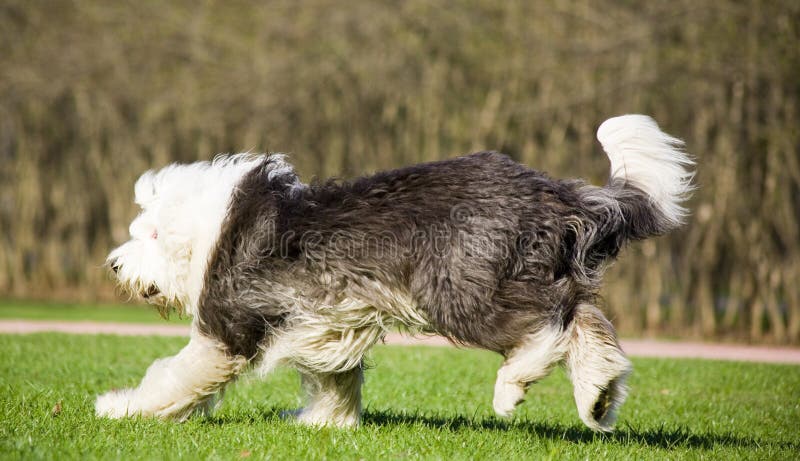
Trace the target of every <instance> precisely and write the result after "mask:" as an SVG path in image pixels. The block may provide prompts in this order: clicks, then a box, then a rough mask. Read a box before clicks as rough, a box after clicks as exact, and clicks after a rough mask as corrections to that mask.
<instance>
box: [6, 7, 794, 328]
mask: <svg viewBox="0 0 800 461" xmlns="http://www.w3.org/2000/svg"><path fill="white" fill-rule="evenodd" d="M0 63H2V65H0V299H17V300H18V299H39V300H41V299H58V300H69V301H73V302H82V303H96V302H103V301H109V300H114V299H116V295H115V291H114V287H113V283H112V282H111V281H110V278H109V276H108V274H107V272H106V270H105V269H104V268H103V267H102V264H103V261H104V258H105V255H106V254H107V252H108V251H109V249H111V248H112V247H113V246H115V245H116V244H119V243H121V242H123V241H124V240H126V237H127V226H128V223H129V221H130V220H131V219H132V218H133V217H134V216H135V214H136V209H135V207H134V204H133V201H132V198H133V189H132V188H133V183H134V181H135V179H136V178H137V176H138V175H139V174H141V173H142V172H143V171H145V170H147V169H149V168H155V167H160V166H163V165H166V164H167V163H170V162H174V161H180V162H189V161H194V160H198V159H210V158H212V157H213V156H214V155H215V154H217V153H223V152H230V153H233V152H243V151H254V152H264V151H280V152H288V153H290V154H291V159H292V161H293V162H294V163H295V164H296V166H297V168H298V169H299V171H300V172H301V174H302V177H303V179H304V180H310V179H312V178H313V177H315V176H317V177H328V176H339V177H343V178H347V177H352V176H354V175H359V174H363V173H369V172H373V171H376V170H379V169H385V168H392V167H397V166H401V165H407V164H410V163H414V162H420V161H426V160H434V159H442V158H447V157H452V156H456V155H459V154H464V153H468V152H472V151H476V150H484V149H495V150H500V151H503V152H505V153H507V154H509V155H510V156H512V157H513V158H514V159H516V160H518V161H520V162H522V163H524V164H526V165H529V166H531V167H534V168H537V169H541V170H545V171H548V172H549V173H551V174H552V175H554V176H557V177H574V176H580V177H584V178H586V179H588V180H589V181H591V182H593V183H595V184H603V183H604V182H605V180H606V178H607V173H608V160H607V159H606V157H605V155H604V154H603V153H602V150H601V148H600V146H599V144H598V143H597V142H596V141H595V138H594V134H595V130H596V129H597V126H598V125H599V124H600V123H601V122H602V121H603V120H605V119H606V118H608V117H610V116H614V115H619V114H622V113H645V114H650V115H652V116H653V117H655V119H656V120H657V121H658V122H659V124H660V125H661V127H662V128H663V129H664V130H665V131H667V132H669V133H671V134H674V135H676V136H678V137H681V138H684V139H685V140H686V143H687V150H688V151H689V152H690V153H692V154H694V155H695V156H696V158H697V162H698V167H697V171H698V172H697V183H698V185H699V190H698V191H697V193H696V194H695V197H694V198H693V199H692V201H691V203H690V207H691V209H692V211H693V214H692V217H691V219H690V221H689V223H688V225H687V226H686V227H685V229H683V230H682V231H679V232H676V233H674V234H672V235H670V236H668V237H663V238H659V239H655V240H649V241H647V242H644V243H643V244H636V245H633V246H632V247H631V248H629V249H628V250H627V251H626V252H625V253H624V255H623V257H622V258H621V261H620V262H619V263H618V264H617V265H616V266H615V267H614V268H613V269H612V270H611V271H610V273H609V275H608V276H607V277H606V286H605V288H604V292H603V295H604V298H605V303H606V305H605V306H604V308H605V310H606V311H607V312H608V313H609V315H610V316H611V317H612V319H613V321H614V323H615V324H616V325H617V326H618V327H619V329H620V330H621V333H622V334H624V335H628V336H656V335H657V336H661V337H694V338H703V339H709V340H710V339H726V340H740V341H749V342H767V343H794V344H797V343H800V288H798V282H800V226H799V225H798V219H799V218H800V2H797V1H795V0H774V1H757V0H751V1H746V0H745V1H728V0H671V1H653V2H639V1H628V0H616V1H612V0H591V1H589V0H576V1H572V0H541V1H517V0H508V1H503V2H497V1H495V0H471V1H452V2H448V1H417V0H409V1H403V2H398V1H370V2H367V1H364V2H361V1H358V2H332V1H330V2H329V1H321V0H310V1H302V2H293V1H292V2H290V1H286V2H274V1H273V2H263V3H256V2H240V1H219V2H213V1H205V2H196V1H171V2H161V1H118V2H99V1H63V0H50V1H30V0H3V2H2V3H0Z"/></svg>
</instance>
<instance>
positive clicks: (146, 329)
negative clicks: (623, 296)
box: [0, 320, 800, 364]
mask: <svg viewBox="0 0 800 461" xmlns="http://www.w3.org/2000/svg"><path fill="white" fill-rule="evenodd" d="M48 331H52V332H59V333H74V334H114V335H129V336H152V335H155V336H188V334H189V327H188V326H187V325H158V324H139V323H111V322H59V321H41V320H0V333H16V334H26V333H39V332H48ZM385 342H386V344H400V345H414V346H417V345H427V346H450V343H449V342H448V341H447V340H446V339H444V338H442V337H440V336H417V337H412V336H406V335H402V334H399V333H390V334H388V335H387V336H386V341H385ZM622 348H623V349H624V350H625V352H627V353H628V354H630V355H632V356H637V357H675V358H702V359H715V360H740V361H746V362H766V363H789V364H800V349H797V348H789V347H772V346H743V345H733V344H712V343H701V342H672V341H656V340H637V339H623V340H622Z"/></svg>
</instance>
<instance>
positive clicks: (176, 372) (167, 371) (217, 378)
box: [95, 329, 247, 421]
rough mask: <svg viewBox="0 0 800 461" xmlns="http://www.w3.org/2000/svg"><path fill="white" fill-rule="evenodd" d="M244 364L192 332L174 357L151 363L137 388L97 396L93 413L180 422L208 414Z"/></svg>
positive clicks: (243, 360) (214, 343)
mask: <svg viewBox="0 0 800 461" xmlns="http://www.w3.org/2000/svg"><path fill="white" fill-rule="evenodd" d="M246 363H247V360H246V359H245V358H244V357H231V356H230V355H228V353H227V352H226V349H225V348H224V347H223V346H222V345H221V344H220V343H218V342H217V341H214V340H212V339H210V338H208V337H206V336H204V335H202V334H200V333H199V332H197V331H196V330H195V329H193V330H192V336H191V339H190V341H189V344H187V345H186V347H184V348H183V349H182V350H181V351H180V352H179V353H178V354H177V355H175V356H172V357H166V358H162V359H158V360H156V361H155V362H153V364H152V365H150V367H149V368H148V369H147V373H145V376H144V378H143V379H142V382H141V383H140V384H139V386H138V387H136V388H133V389H120V390H114V391H110V392H107V393H105V394H103V395H100V396H98V397H97V401H96V402H95V411H96V413H97V415H98V416H105V417H109V418H122V417H126V416H135V415H140V416H155V417H159V418H164V419H173V420H178V421H183V420H185V419H186V418H188V417H189V416H190V415H191V414H192V413H195V412H202V411H207V410H208V409H209V407H210V406H212V403H213V402H214V398H215V396H216V395H217V394H218V393H219V392H220V391H221V390H222V389H223V387H224V386H225V384H227V383H228V382H229V381H230V380H232V379H233V378H234V377H235V376H236V375H237V374H238V373H239V372H240V371H242V369H243V368H244V367H245V365H246Z"/></svg>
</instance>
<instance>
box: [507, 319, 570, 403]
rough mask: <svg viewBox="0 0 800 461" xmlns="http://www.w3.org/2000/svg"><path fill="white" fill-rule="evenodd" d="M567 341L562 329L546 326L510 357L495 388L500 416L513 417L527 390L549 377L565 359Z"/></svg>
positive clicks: (528, 338) (555, 326) (525, 341)
mask: <svg viewBox="0 0 800 461" xmlns="http://www.w3.org/2000/svg"><path fill="white" fill-rule="evenodd" d="M566 340H567V337H566V336H565V332H564V331H563V329H562V328H561V327H560V326H557V325H545V326H544V327H542V329H540V330H539V331H537V332H536V333H533V334H530V335H528V336H526V337H525V339H524V340H523V342H522V343H521V344H520V345H519V346H517V347H516V348H515V349H513V350H512V351H510V352H509V353H507V354H506V356H507V358H506V360H505V362H503V365H502V366H501V367H500V369H499V370H498V371H497V381H496V382H495V385H494V401H493V406H494V411H495V412H496V413H497V414H498V415H500V416H509V415H511V413H512V412H513V411H514V408H516V406H517V404H518V403H519V402H521V401H522V398H523V397H524V396H525V391H526V389H527V387H528V386H529V385H530V384H531V383H534V382H536V381H538V380H540V379H542V378H544V377H545V376H547V375H548V374H549V373H550V371H552V369H553V367H554V366H555V365H557V364H558V363H559V362H560V361H561V360H562V359H563V358H564V354H565V353H566Z"/></svg>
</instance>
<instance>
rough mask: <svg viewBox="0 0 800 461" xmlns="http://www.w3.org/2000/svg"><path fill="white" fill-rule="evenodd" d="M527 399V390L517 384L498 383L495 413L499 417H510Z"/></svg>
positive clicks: (495, 388)
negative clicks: (519, 404)
mask: <svg viewBox="0 0 800 461" xmlns="http://www.w3.org/2000/svg"><path fill="white" fill-rule="evenodd" d="M523 397H525V388H524V387H522V386H520V385H519V384H515V383H507V382H502V381H500V380H498V381H497V383H495V385H494V400H493V401H492V406H494V412H495V413H497V415H498V416H502V417H504V418H505V417H508V416H511V413H513V412H514V409H515V408H517V404H518V403H520V402H521V401H522V398H523Z"/></svg>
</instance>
